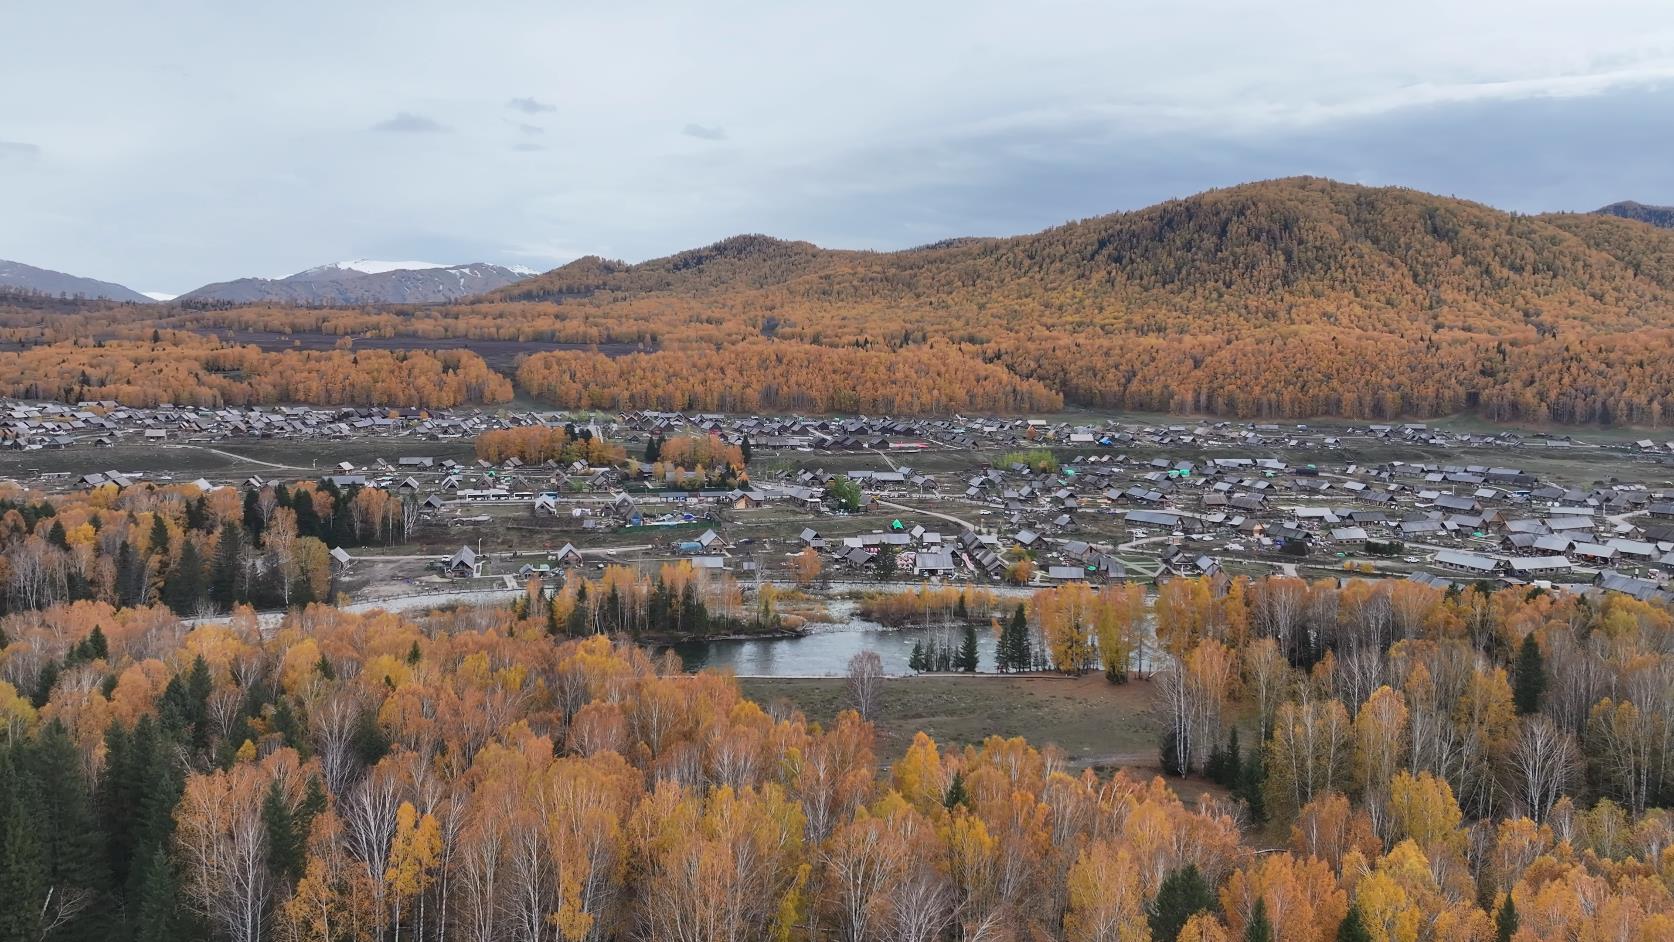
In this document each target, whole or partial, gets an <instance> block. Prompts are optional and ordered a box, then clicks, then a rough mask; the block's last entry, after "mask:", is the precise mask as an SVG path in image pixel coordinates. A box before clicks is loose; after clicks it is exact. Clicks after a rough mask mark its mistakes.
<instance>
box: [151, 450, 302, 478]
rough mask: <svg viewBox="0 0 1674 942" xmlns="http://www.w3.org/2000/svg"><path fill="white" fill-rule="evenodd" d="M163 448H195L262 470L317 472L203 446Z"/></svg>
mask: <svg viewBox="0 0 1674 942" xmlns="http://www.w3.org/2000/svg"><path fill="white" fill-rule="evenodd" d="M163 447H164V448H195V449H197V450H198V451H207V452H209V453H210V454H212V455H220V456H221V457H223V458H231V459H232V460H234V461H248V462H249V463H251V464H259V465H261V466H262V467H264V468H277V469H279V470H280V471H308V472H313V471H316V470H318V469H317V468H301V467H298V466H296V465H294V464H274V463H273V462H271V461H263V460H261V459H260V458H249V457H246V456H244V455H235V454H233V453H232V452H230V451H222V450H221V449H219V448H208V447H206V446H203V445H164V446H163Z"/></svg>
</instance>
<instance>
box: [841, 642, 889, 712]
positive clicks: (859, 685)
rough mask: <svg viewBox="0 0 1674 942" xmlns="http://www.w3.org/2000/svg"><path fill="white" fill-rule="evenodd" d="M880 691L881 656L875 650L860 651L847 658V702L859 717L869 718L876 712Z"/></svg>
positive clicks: (881, 683) (881, 686)
mask: <svg viewBox="0 0 1674 942" xmlns="http://www.w3.org/2000/svg"><path fill="white" fill-rule="evenodd" d="M882 692H883V658H881V657H878V653H877V652H876V651H861V652H860V653H858V654H856V655H855V656H854V657H851V658H849V704H850V705H851V706H853V707H854V709H855V712H857V713H859V714H860V717H861V719H866V720H869V719H871V718H872V715H873V714H874V713H876V712H877V708H878V695H879V694H880V693H882Z"/></svg>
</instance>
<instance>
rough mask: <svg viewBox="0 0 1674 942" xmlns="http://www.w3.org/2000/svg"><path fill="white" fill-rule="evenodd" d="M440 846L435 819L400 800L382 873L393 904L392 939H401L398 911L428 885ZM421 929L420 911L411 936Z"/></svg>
mask: <svg viewBox="0 0 1674 942" xmlns="http://www.w3.org/2000/svg"><path fill="white" fill-rule="evenodd" d="M441 849H442V838H441V830H440V828H439V827H438V826H437V823H436V819H435V818H434V817H433V816H431V815H428V814H426V815H422V816H421V815H420V814H419V813H418V809H416V808H414V807H413V804H412V802H409V801H404V802H402V803H401V806H400V807H399V808H397V809H396V810H395V834H394V836H393V837H392V838H391V841H390V848H389V867H388V869H387V870H386V871H385V872H384V881H385V882H386V883H387V884H388V886H389V896H390V901H391V903H392V904H393V905H394V907H395V912H394V917H393V919H392V920H391V923H390V925H391V926H393V927H394V932H395V939H396V942H400V939H401V911H402V909H403V907H404V906H405V905H406V904H407V903H408V901H410V900H413V899H416V898H418V897H419V896H420V894H422V893H424V891H425V890H426V889H427V888H428V887H429V886H430V882H431V880H432V879H433V874H432V871H433V870H434V869H435V867H436V864H437V858H438V855H440V853H441ZM423 931H424V925H423V921H422V913H421V915H420V919H419V921H418V922H417V924H416V925H415V927H414V935H415V936H421V935H422V933H423Z"/></svg>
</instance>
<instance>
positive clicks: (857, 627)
mask: <svg viewBox="0 0 1674 942" xmlns="http://www.w3.org/2000/svg"><path fill="white" fill-rule="evenodd" d="M976 635H977V652H978V658H977V661H978V667H977V669H978V670H980V671H984V672H989V671H993V670H994V634H993V632H992V631H990V630H989V629H988V628H986V627H982V628H978V629H977V632H976ZM960 638H961V634H960V630H959V629H956V628H953V629H947V628H930V629H925V628H899V629H890V628H884V627H883V626H881V625H878V624H876V623H874V622H867V621H860V620H854V621H850V622H848V623H846V624H843V625H833V626H827V627H821V628H816V629H815V630H813V631H810V632H809V633H808V634H805V635H802V636H801V637H797V638H765V639H761V640H751V641H689V642H683V643H681V644H676V645H673V646H672V650H673V651H674V653H676V654H678V655H680V659H681V660H682V661H684V662H685V665H686V669H687V670H691V671H697V670H702V669H704V668H706V667H719V668H726V669H729V670H731V671H732V672H733V673H735V674H737V675H738V676H740V677H841V676H843V673H844V672H845V671H846V670H847V669H848V664H849V658H851V657H853V656H854V655H855V654H857V653H859V652H861V651H876V652H877V654H878V657H880V658H881V659H882V660H883V668H884V672H885V673H888V674H896V675H899V674H910V673H912V671H911V670H910V669H909V668H908V667H907V662H908V659H909V658H911V657H912V653H913V643H914V642H916V641H931V640H936V639H943V640H945V641H946V642H947V643H951V644H954V645H957V644H958V643H959V640H960Z"/></svg>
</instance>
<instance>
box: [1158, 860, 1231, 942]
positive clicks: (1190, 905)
mask: <svg viewBox="0 0 1674 942" xmlns="http://www.w3.org/2000/svg"><path fill="white" fill-rule="evenodd" d="M1214 908H1215V894H1214V893H1213V892H1212V891H1210V889H1209V881H1207V880H1205V879H1203V874H1202V873H1199V872H1198V869H1197V865H1196V864H1187V865H1185V866H1184V867H1180V868H1179V869H1177V870H1172V871H1170V872H1169V874H1168V876H1166V877H1164V878H1163V882H1162V886H1160V887H1158V888H1157V895H1156V897H1155V898H1154V899H1152V900H1151V906H1150V912H1149V914H1148V915H1149V922H1150V924H1151V938H1152V939H1153V940H1154V942H1174V940H1175V939H1177V938H1179V936H1180V930H1181V929H1182V928H1184V927H1185V925H1186V920H1188V919H1190V918H1192V916H1194V915H1196V914H1198V913H1200V912H1203V911H1205V910H1209V911H1213V910H1214Z"/></svg>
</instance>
